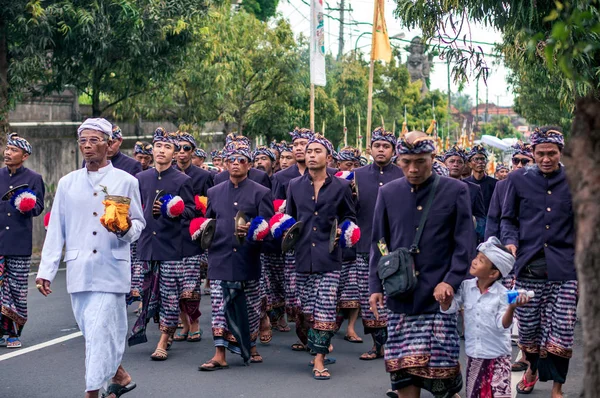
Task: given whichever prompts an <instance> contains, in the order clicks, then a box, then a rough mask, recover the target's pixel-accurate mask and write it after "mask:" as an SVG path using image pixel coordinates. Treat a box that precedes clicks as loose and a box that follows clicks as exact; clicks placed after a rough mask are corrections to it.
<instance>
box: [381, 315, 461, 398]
mask: <svg viewBox="0 0 600 398" xmlns="http://www.w3.org/2000/svg"><path fill="white" fill-rule="evenodd" d="M456 324H457V320H456V314H441V313H437V314H421V315H406V314H396V313H393V312H390V313H389V316H388V340H387V343H386V345H385V367H386V370H387V371H388V372H389V373H390V378H391V382H392V389H393V390H400V389H403V388H406V387H408V386H411V385H412V386H417V387H419V388H423V389H426V390H428V391H429V392H430V393H432V394H433V395H434V396H435V397H452V396H453V395H454V394H456V393H458V392H459V391H460V390H461V389H462V376H461V374H460V365H459V363H458V357H459V354H460V339H459V337H458V331H457V327H456Z"/></svg>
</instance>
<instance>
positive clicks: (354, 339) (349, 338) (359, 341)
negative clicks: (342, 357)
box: [344, 336, 363, 344]
mask: <svg viewBox="0 0 600 398" xmlns="http://www.w3.org/2000/svg"><path fill="white" fill-rule="evenodd" d="M344 340H346V341H347V342H349V343H354V344H362V342H363V340H362V339H361V338H360V337H358V336H344Z"/></svg>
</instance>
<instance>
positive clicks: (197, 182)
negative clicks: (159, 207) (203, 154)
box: [173, 164, 214, 257]
mask: <svg viewBox="0 0 600 398" xmlns="http://www.w3.org/2000/svg"><path fill="white" fill-rule="evenodd" d="M173 167H174V168H175V170H177V171H182V170H181V169H180V168H179V167H178V166H177V165H175V166H173ZM183 172H184V173H185V174H186V175H187V176H189V177H190V178H191V179H192V190H193V192H194V197H195V196H196V195H200V196H206V195H207V193H208V189H209V188H210V187H212V186H213V185H214V183H213V179H212V175H211V174H210V173H209V172H208V171H206V170H204V169H201V168H200V167H196V166H194V165H193V164H192V165H190V166H189V167H188V168H187V169H185V170H184V171H183ZM202 216H204V215H203V214H202V213H201V212H200V211H199V210H196V211H195V213H194V217H202ZM181 228H182V230H181V234H182V240H183V249H182V250H183V257H191V256H196V255H199V254H202V248H201V247H200V245H199V244H198V243H196V242H194V241H192V237H191V236H190V229H189V228H190V220H189V219H185V218H182V219H181Z"/></svg>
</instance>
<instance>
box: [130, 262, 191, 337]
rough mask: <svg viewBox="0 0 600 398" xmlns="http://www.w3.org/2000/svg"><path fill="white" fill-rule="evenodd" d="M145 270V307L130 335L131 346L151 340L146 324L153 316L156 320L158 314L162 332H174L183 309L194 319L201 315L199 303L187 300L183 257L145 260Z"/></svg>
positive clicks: (143, 304) (143, 270)
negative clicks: (191, 303) (147, 335)
mask: <svg viewBox="0 0 600 398" xmlns="http://www.w3.org/2000/svg"><path fill="white" fill-rule="evenodd" d="M142 274H143V275H144V282H143V285H142V311H141V313H140V315H139V317H138V319H137V321H136V323H135V325H134V327H133V335H132V336H131V337H130V338H129V345H130V346H133V345H136V344H140V343H145V342H147V341H148V339H147V338H146V325H147V324H148V321H150V319H152V318H154V321H155V322H156V321H157V318H158V324H159V329H160V331H161V332H162V333H166V334H169V335H172V334H174V333H175V331H176V330H177V323H178V322H179V312H180V309H181V311H183V312H185V313H186V314H187V315H188V316H189V317H190V319H191V321H192V322H194V321H195V320H196V319H198V317H200V311H199V310H198V307H199V305H196V306H194V305H191V306H188V305H185V304H184V303H185V301H186V300H187V299H185V298H184V295H183V293H184V288H185V286H186V279H185V264H184V262H183V261H144V262H142ZM198 300H199V299H198ZM198 304H199V301H198Z"/></svg>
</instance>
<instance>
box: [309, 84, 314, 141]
mask: <svg viewBox="0 0 600 398" xmlns="http://www.w3.org/2000/svg"><path fill="white" fill-rule="evenodd" d="M310 131H312V132H314V131H315V85H314V84H311V85H310Z"/></svg>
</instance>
